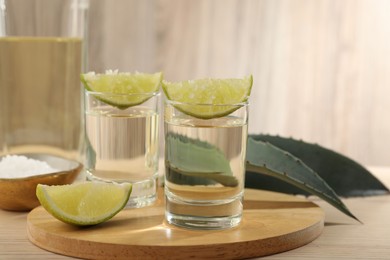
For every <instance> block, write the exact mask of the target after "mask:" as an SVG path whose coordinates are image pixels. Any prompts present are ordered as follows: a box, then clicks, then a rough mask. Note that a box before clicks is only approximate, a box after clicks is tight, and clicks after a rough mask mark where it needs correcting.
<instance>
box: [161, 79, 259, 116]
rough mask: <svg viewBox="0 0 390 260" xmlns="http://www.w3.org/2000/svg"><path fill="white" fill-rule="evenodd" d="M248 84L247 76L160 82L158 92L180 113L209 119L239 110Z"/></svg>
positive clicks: (249, 88) (247, 93)
mask: <svg viewBox="0 0 390 260" xmlns="http://www.w3.org/2000/svg"><path fill="white" fill-rule="evenodd" d="M252 82H253V78H252V75H250V76H248V77H245V78H242V79H198V80H188V81H182V82H175V83H172V82H167V81H163V82H162V88H163V91H164V93H165V95H166V97H167V99H169V100H171V101H172V102H173V105H174V106H175V107H176V108H177V109H179V110H180V111H182V112H183V113H185V114H187V115H191V116H194V117H197V118H201V119H211V118H217V117H223V116H226V115H229V114H230V113H232V112H234V111H235V110H237V109H238V108H240V104H241V103H243V102H246V101H247V100H248V98H249V95H250V92H251V89H252ZM175 103H176V104H175Z"/></svg>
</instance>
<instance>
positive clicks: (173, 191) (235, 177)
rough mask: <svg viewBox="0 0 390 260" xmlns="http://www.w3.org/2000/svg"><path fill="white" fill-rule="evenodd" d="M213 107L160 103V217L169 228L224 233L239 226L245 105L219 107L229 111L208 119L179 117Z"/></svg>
mask: <svg viewBox="0 0 390 260" xmlns="http://www.w3.org/2000/svg"><path fill="white" fill-rule="evenodd" d="M213 106H216V105H210V104H186V103H180V102H174V101H170V100H166V102H165V112H164V130H165V201H166V211H165V217H166V220H167V221H168V223H170V224H174V225H177V226H181V227H185V228H192V229H226V228H231V227H234V226H236V225H238V224H239V223H240V222H241V218H242V211H243V205H242V201H243V193H244V180H245V155H246V144H247V135H248V103H247V102H243V103H239V104H232V105H223V109H224V110H227V111H233V112H232V113H230V114H229V115H225V116H222V117H218V118H212V119H200V118H196V117H194V116H191V115H188V112H187V114H186V113H183V112H181V111H183V109H182V108H186V107H187V108H191V107H192V108H195V109H197V110H199V109H201V110H204V111H205V110H212V109H213ZM184 110H186V111H189V109H184Z"/></svg>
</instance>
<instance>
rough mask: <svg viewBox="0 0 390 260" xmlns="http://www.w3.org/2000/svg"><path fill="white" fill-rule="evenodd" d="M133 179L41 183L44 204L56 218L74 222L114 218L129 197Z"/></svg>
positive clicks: (39, 192) (39, 191)
mask: <svg viewBox="0 0 390 260" xmlns="http://www.w3.org/2000/svg"><path fill="white" fill-rule="evenodd" d="M131 190H132V186H131V184H129V183H124V184H116V183H103V182H80V183H74V184H68V185H53V186H49V185H43V184H38V185H37V189H36V195H37V197H38V200H39V202H40V203H41V205H42V206H43V207H44V208H45V209H46V210H47V211H48V212H49V213H50V214H51V215H53V216H54V217H55V218H57V219H59V220H61V221H63V222H65V223H68V224H73V225H78V226H87V225H96V224H99V223H102V222H104V221H107V220H109V219H111V218H112V217H113V216H115V215H116V214H117V213H118V212H119V211H121V210H122V209H123V208H124V207H125V206H126V203H127V201H128V200H129V197H130V194H131Z"/></svg>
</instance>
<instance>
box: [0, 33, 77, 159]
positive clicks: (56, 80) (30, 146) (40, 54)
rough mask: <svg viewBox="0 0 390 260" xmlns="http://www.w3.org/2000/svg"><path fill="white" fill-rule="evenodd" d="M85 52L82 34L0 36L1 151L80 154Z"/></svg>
mask: <svg viewBox="0 0 390 260" xmlns="http://www.w3.org/2000/svg"><path fill="white" fill-rule="evenodd" d="M81 52H82V41H81V39H79V38H55V37H41V38H39V37H0V154H2V153H3V154H4V153H16V152H18V153H29V152H42V153H49V154H56V155H61V156H66V157H71V158H73V157H75V155H76V154H77V153H76V151H77V149H78V145H79V140H80V133H81V131H80V119H81V115H80V113H81V111H80V107H81V104H80V100H81V99H80V73H81Z"/></svg>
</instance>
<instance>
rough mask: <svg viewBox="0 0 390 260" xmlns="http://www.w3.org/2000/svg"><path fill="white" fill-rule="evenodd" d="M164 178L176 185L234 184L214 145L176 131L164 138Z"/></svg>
mask: <svg viewBox="0 0 390 260" xmlns="http://www.w3.org/2000/svg"><path fill="white" fill-rule="evenodd" d="M165 142H166V144H167V145H166V150H165V168H166V172H165V174H166V177H167V179H168V180H169V181H170V182H173V183H176V184H182V183H185V184H187V185H188V184H191V185H208V184H214V183H220V184H222V185H224V186H233V187H234V186H237V185H238V181H237V179H236V178H235V177H234V176H233V174H232V170H231V168H230V164H229V161H228V160H227V159H226V157H225V155H224V154H223V153H222V151H221V150H219V149H218V148H217V147H216V146H214V145H212V144H210V143H208V142H205V141H201V140H198V139H193V138H189V137H187V136H184V135H180V134H172V133H170V134H168V135H167V136H166V138H165Z"/></svg>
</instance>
